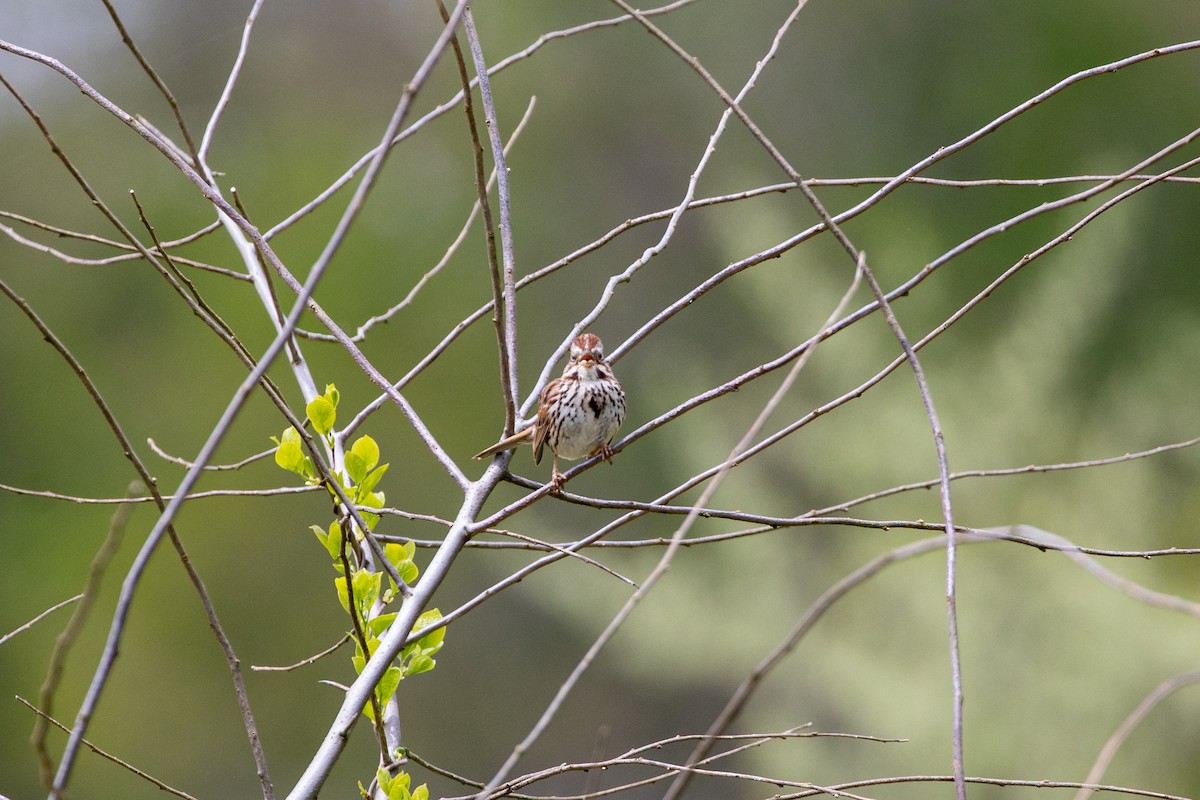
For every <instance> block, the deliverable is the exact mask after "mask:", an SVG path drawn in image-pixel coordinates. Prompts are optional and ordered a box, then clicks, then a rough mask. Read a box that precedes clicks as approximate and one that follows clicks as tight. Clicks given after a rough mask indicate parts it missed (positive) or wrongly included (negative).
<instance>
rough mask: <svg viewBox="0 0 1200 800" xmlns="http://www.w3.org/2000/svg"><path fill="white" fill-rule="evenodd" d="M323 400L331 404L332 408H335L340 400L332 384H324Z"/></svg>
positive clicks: (339, 395)
mask: <svg viewBox="0 0 1200 800" xmlns="http://www.w3.org/2000/svg"><path fill="white" fill-rule="evenodd" d="M325 399H326V400H328V401H329V402H331V403H333V407H334V408H337V404H338V402H339V401H340V400H341V399H342V395H341V393H340V392H338V390H337V387H336V386H334V385H333V384H332V383H327V384H325Z"/></svg>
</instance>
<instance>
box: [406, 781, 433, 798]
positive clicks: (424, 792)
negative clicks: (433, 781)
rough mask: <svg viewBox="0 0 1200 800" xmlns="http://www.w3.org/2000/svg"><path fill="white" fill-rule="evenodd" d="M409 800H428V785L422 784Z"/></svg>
mask: <svg viewBox="0 0 1200 800" xmlns="http://www.w3.org/2000/svg"><path fill="white" fill-rule="evenodd" d="M410 797H411V800H429V785H428V784H424V783H422V784H421V785H420V786H418V787H417V788H416V789H414V790H413V793H412V795H411V796H410Z"/></svg>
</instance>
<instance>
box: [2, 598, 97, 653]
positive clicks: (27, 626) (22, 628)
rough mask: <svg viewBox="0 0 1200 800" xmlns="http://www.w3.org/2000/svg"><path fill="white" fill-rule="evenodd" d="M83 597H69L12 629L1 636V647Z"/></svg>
mask: <svg viewBox="0 0 1200 800" xmlns="http://www.w3.org/2000/svg"><path fill="white" fill-rule="evenodd" d="M83 597H84V595H82V594H77V595H75V596H74V597H68V598H67V599H66V600H63V601H62V602H60V603H55V604H54V605H52V606H50V607H49V608H47V609H46V610H45V611H43V612H42V613H40V614H38V615H37V616H36V617H34V618H33V619H31V620H29V621H28V622H26V623H25V624H24V625H20V626H18V627H16V628H13V629H12V630H11V631H9V632H8V633H6V634H4V635H3V636H0V645H2V644H4V643H5V642H7V641H8V640H9V639H11V638H13V637H14V636H16V635H17V634H18V633H23V632H24V631H27V630H29V629H30V628H32V627H33V626H34V625H37V624H38V623H39V622H41V621H42V620H43V619H45V618H46V617H48V616H50V615H51V614H53V613H54V612H55V611H58V610H59V609H60V608H62V607H64V606H69V605H71V603H74V602H75V601H76V600H81V599H82V598H83Z"/></svg>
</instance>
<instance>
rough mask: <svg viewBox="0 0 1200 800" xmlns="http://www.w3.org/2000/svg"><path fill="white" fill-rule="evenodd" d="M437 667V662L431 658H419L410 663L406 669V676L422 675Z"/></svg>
mask: <svg viewBox="0 0 1200 800" xmlns="http://www.w3.org/2000/svg"><path fill="white" fill-rule="evenodd" d="M436 666H437V662H436V661H434V660H433V659H432V658H430V657H429V656H417V657H416V658H414V659H413V660H412V661H409V662H408V666H406V667H405V668H404V674H405V675H420V674H421V673H422V672H429V670H431V669H433V668H434V667H436Z"/></svg>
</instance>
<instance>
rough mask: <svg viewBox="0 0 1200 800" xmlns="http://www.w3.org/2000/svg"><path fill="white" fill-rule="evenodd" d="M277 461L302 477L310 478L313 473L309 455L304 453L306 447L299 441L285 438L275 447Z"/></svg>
mask: <svg viewBox="0 0 1200 800" xmlns="http://www.w3.org/2000/svg"><path fill="white" fill-rule="evenodd" d="M275 463H276V464H278V465H279V466H281V467H283V468H284V469H286V470H287V471H288V472H294V473H295V474H297V475H299V476H300V477H301V478H309V477H311V475H312V467H311V466H309V465H310V462H309V460H308V456H306V455H305V454H304V448H303V447H301V446H300V442H299V441H288V440H287V439H286V438H285V439H284V440H283V441H282V442H280V443H279V447H276V448H275Z"/></svg>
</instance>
